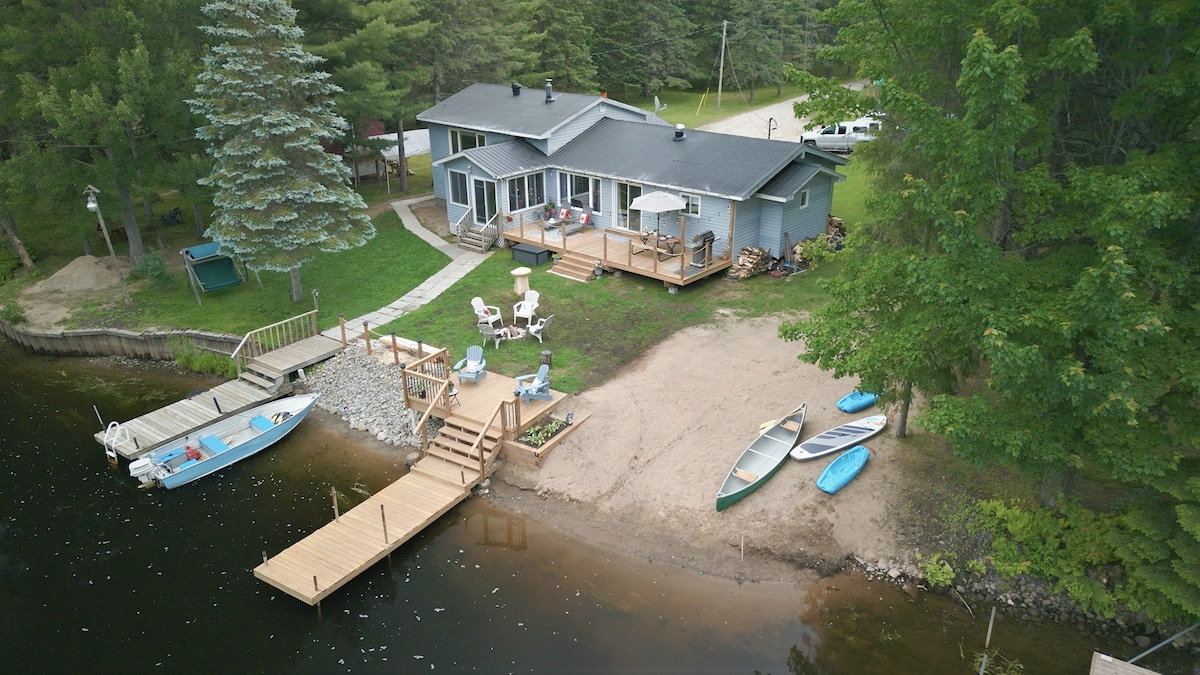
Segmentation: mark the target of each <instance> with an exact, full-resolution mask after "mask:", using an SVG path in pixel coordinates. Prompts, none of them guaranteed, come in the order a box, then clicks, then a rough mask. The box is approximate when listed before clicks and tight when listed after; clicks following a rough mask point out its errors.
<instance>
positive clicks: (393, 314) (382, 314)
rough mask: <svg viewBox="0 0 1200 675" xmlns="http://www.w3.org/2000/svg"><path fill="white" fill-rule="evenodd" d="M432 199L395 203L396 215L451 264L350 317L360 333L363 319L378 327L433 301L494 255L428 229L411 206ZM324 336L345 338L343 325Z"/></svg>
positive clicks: (409, 229)
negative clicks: (396, 296) (376, 306)
mask: <svg viewBox="0 0 1200 675" xmlns="http://www.w3.org/2000/svg"><path fill="white" fill-rule="evenodd" d="M428 199H433V195H426V196H424V197H416V198H413V199H404V200H401V201H396V202H392V208H393V209H395V211H396V215H398V216H400V222H401V223H403V225H404V227H406V228H408V231H409V232H412V233H413V234H415V235H417V236H418V237H420V238H421V239H424V240H425V242H426V243H428V244H429V245H430V246H432V247H434V248H436V249H437V250H439V251H441V252H442V253H445V254H446V255H448V256H450V262H449V264H447V265H446V266H445V267H443V268H442V269H440V270H438V271H437V272H436V273H435V274H434V275H433V276H431V277H429V278H428V279H426V280H425V281H422V282H421V284H420V285H418V286H417V287H416V288H414V289H412V290H411V291H409V292H407V293H405V294H404V295H403V296H402V297H400V298H399V299H398V300H396V301H395V302H393V303H391V304H389V305H388V306H386V307H380V308H379V309H377V310H375V311H374V312H371V313H369V314H364V315H362V316H359V317H355V318H353V319H347V320H346V325H347V326H354V329H355V332H356V333H357V331H358V329H359V328H361V326H362V322H363V321H366V322H367V323H368V325H370V326H371V328H372V329H374V328H375V327H377V326H380V325H382V324H385V323H388V322H389V321H393V320H395V319H398V318H400V317H402V316H404V315H405V314H408V313H409V312H411V311H413V310H414V309H417V308H418V307H422V306H424V305H425V304H426V303H428V302H429V301H430V300H433V299H434V298H436V297H437V296H439V295H441V294H442V292H443V291H445V290H446V289H447V288H450V287H451V286H453V285H454V283H455V282H457V281H458V280H459V279H462V278H463V277H465V276H466V275H467V273H468V272H470V271H471V270H473V269H475V268H476V267H477V266H478V265H479V263H481V262H483V261H484V260H487V258H488V256H490V255H491V253H490V252H489V253H472V252H471V251H466V250H463V249H461V248H459V247H458V245H457V244H453V243H450V242H448V241H446V240H445V239H442V238H441V237H439V236H437V235H436V234H434V233H433V232H430V231H429V230H427V229H425V227H424V226H422V225H421V222H420V221H419V220H417V217H416V215H414V214H413V212H412V209H411V208H409V205H410V204H415V203H417V202H423V201H425V200H428ZM322 335H326V336H328V337H331V338H334V339H335V340H340V339H342V332H341V328H340V327H338V326H334V327H333V328H330V329H329V330H325V331H322Z"/></svg>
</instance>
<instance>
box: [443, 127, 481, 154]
mask: <svg viewBox="0 0 1200 675" xmlns="http://www.w3.org/2000/svg"><path fill="white" fill-rule="evenodd" d="M485 145H487V137H486V136H484V135H483V134H479V133H475V132H474V131H465V130H463V129H451V130H450V154H452V155H453V154H455V153H458V152H462V151H463V150H470V149H471V148H482V147H483V146H485Z"/></svg>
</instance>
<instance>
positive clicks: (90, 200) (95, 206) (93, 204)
mask: <svg viewBox="0 0 1200 675" xmlns="http://www.w3.org/2000/svg"><path fill="white" fill-rule="evenodd" d="M97 192H100V191H99V190H97V189H96V188H95V187H93V186H91V185H88V186H87V188H85V189H84V191H83V193H84V194H86V195H87V210H88V211H91V212H92V213H94V214H96V218H98V219H99V220H100V231H101V232H102V233H103V234H104V243H105V244H108V254H109V255H111V256H112V261H113V267H115V268H116V269H117V278H118V279H120V280H121V292H122V293H124V294H125V302H132V300H131V299H130V298H129V289H128V288H126V287H125V275H124V274H121V263H119V262H117V252H116V251H114V250H113V245H112V239H111V238H109V236H108V227H107V226H105V224H104V214H103V213H100V202H98V201H96V193H97Z"/></svg>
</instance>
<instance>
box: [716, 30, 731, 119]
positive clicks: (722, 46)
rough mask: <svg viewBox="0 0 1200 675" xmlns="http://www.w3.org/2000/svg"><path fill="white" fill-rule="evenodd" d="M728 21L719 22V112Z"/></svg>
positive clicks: (718, 110) (723, 78)
mask: <svg viewBox="0 0 1200 675" xmlns="http://www.w3.org/2000/svg"><path fill="white" fill-rule="evenodd" d="M728 27H729V21H728V20H726V21H722V22H721V65H720V66H719V67H718V68H717V112H721V83H722V82H724V80H725V29H726V28H728Z"/></svg>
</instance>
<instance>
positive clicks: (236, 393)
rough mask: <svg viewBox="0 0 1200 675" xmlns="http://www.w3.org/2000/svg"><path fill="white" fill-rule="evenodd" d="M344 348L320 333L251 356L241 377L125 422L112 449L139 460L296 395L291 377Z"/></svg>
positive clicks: (101, 435) (101, 434) (111, 442)
mask: <svg viewBox="0 0 1200 675" xmlns="http://www.w3.org/2000/svg"><path fill="white" fill-rule="evenodd" d="M310 314H312V313H311V312H310ZM302 316H305V317H307V316H308V315H302ZM311 330H315V326H314V327H313V328H312V329H311ZM243 342H245V340H244V341H243ZM342 349H343V347H342V343H341V342H340V341H338V340H334V339H332V338H328V337H325V336H324V335H320V334H318V335H315V336H311V337H307V338H303V339H297V341H296V342H293V343H291V344H288V345H286V346H283V347H280V348H278V349H274V350H272V351H268V352H266V353H263V354H260V355H258V356H255V357H249V358H246V359H245V364H246V366H247V368H246V369H245V370H239V372H240V377H239V379H236V380H233V381H231V382H226V383H224V384H221V385H219V386H216V387H214V388H212V389H210V390H209V391H207V392H205V393H204V394H201V395H198V396H196V397H195V398H191V399H184V400H182V401H176V402H175V403H172V404H170V405H167V406H165V407H163V408H159V409H158V410H154V411H151V412H149V413H146V414H145V415H142V416H141V417H138V418H135V419H132V420H129V421H128V422H122V423H120V427H123V432H122V433H116V434H110V438H109V443H108V446H111V447H113V449H114V450H115V451H116V454H117V455H119V456H120V457H124V458H125V459H136V458H138V457H140V456H142V455H144V454H146V453H147V452H150V451H151V450H155V449H157V448H160V447H162V446H164V445H166V444H168V443H171V442H172V441H175V440H178V439H180V438H183V437H184V436H187V435H189V434H193V433H195V432H197V431H199V430H200V429H203V428H204V427H206V426H208V425H210V424H212V423H213V422H216V421H218V420H221V419H224V418H225V417H229V416H230V415H236V414H237V413H240V412H242V411H245V410H249V409H250V408H253V407H256V406H259V405H262V404H263V403H266V402H267V401H270V400H272V399H275V398H278V397H280V396H283V395H284V394H288V393H291V385H290V384H288V383H287V382H286V380H287V376H288V375H290V374H291V373H294V372H296V371H297V370H299V369H301V368H304V367H307V366H310V365H312V364H314V363H318V362H320V361H324V360H325V359H327V358H329V357H331V356H333V355H334V354H337V353H338V352H340V351H342ZM110 426H111V425H110ZM107 432H108V429H102V430H100V431H99V432H97V433H96V436H95V438H96V442H97V443H99V444H100V445H102V446H103V445H105V435H106V433H107ZM125 432H127V433H125ZM113 439H115V440H113ZM106 452H107V450H106ZM110 457H111V456H110ZM110 461H114V462H115V459H112V460H110Z"/></svg>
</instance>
